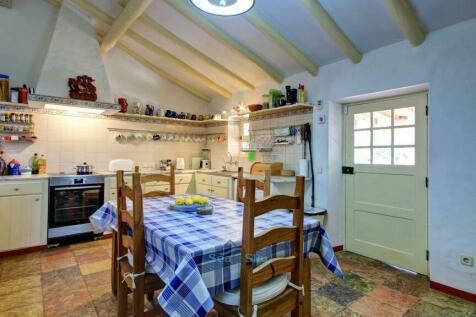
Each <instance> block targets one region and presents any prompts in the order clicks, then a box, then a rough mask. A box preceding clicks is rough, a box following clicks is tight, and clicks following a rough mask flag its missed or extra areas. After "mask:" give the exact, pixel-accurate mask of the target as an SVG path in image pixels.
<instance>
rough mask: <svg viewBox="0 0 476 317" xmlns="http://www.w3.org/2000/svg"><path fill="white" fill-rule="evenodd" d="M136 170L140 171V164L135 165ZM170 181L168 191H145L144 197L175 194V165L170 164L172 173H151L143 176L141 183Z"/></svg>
mask: <svg viewBox="0 0 476 317" xmlns="http://www.w3.org/2000/svg"><path fill="white" fill-rule="evenodd" d="M135 172H136V173H139V166H136V167H135ZM152 182H155V183H168V184H169V186H170V188H169V190H168V191H165V190H153V191H150V192H147V193H143V196H144V197H161V196H169V195H175V165H173V164H172V165H170V175H165V174H150V175H145V176H142V178H141V184H143V185H144V184H147V183H152Z"/></svg>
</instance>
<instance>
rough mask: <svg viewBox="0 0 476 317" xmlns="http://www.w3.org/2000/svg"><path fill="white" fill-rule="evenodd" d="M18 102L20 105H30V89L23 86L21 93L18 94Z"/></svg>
mask: <svg viewBox="0 0 476 317" xmlns="http://www.w3.org/2000/svg"><path fill="white" fill-rule="evenodd" d="M18 102H19V103H28V87H27V86H26V85H23V87H21V88H20V92H19V93H18Z"/></svg>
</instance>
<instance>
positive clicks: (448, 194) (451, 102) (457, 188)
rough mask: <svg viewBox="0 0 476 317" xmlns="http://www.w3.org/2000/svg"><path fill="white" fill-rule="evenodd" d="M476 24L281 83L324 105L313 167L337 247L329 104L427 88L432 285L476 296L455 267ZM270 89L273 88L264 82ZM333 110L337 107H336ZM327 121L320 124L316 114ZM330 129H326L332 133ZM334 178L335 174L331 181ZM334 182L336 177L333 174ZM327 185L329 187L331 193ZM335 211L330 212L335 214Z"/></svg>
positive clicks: (469, 231) (467, 233)
mask: <svg viewBox="0 0 476 317" xmlns="http://www.w3.org/2000/svg"><path fill="white" fill-rule="evenodd" d="M474 34H476V19H472V20H468V21H465V22H463V23H460V24H457V25H453V26H451V27H448V28H445V29H441V30H439V31H435V32H433V33H431V34H429V35H428V37H427V39H426V41H425V42H424V43H423V44H422V45H420V46H419V47H416V48H415V47H412V46H411V45H410V44H409V43H408V42H406V41H404V42H399V43H396V44H393V45H389V46H386V47H383V48H380V49H378V50H375V51H372V52H369V53H367V54H365V55H364V58H363V60H362V62H361V63H359V64H357V65H353V64H352V63H351V62H350V61H347V60H346V61H341V62H337V63H334V64H331V65H327V66H324V67H321V69H320V72H319V75H318V76H317V77H314V78H313V77H311V76H309V75H308V74H306V73H301V74H297V75H294V76H292V77H290V78H287V80H286V83H291V84H292V85H296V84H297V83H299V82H303V83H304V84H305V85H306V88H307V89H308V93H309V97H310V100H311V101H314V102H315V101H316V100H318V99H322V100H323V101H324V109H323V110H322V111H315V112H314V113H315V114H314V121H313V122H314V124H313V138H314V142H313V144H314V149H315V152H314V154H315V157H317V166H318V167H322V168H323V173H322V174H319V175H317V184H318V186H317V197H318V205H323V206H325V207H332V208H333V209H331V210H329V225H328V227H329V231H330V236H331V239H332V240H333V242H334V244H335V245H338V244H342V243H343V242H344V227H343V217H344V209H343V204H342V203H341V202H339V200H342V199H343V197H342V196H341V195H337V194H336V192H337V193H338V192H339V191H341V190H342V182H341V181H338V180H336V179H329V173H331V172H332V175H335V174H336V172H335V171H334V172H333V170H334V168H335V165H336V164H339V166H341V164H342V148H341V149H340V151H339V150H336V147H337V148H338V147H341V146H342V144H341V143H342V141H341V140H340V141H339V140H338V139H336V138H335V133H338V131H339V129H341V127H342V120H341V119H339V115H338V113H339V111H340V110H335V109H330V107H332V102H333V101H336V100H340V99H342V98H345V97H351V96H356V95H360V94H366V93H372V92H379V91H385V90H389V89H394V88H399V87H407V86H412V85H416V84H421V83H429V85H430V92H429V105H430V113H429V118H428V120H429V179H430V188H429V197H428V199H429V249H430V277H431V280H433V281H436V282H439V283H442V284H445V285H449V286H451V287H454V288H458V289H461V290H465V291H467V292H471V293H476V268H475V267H465V266H462V265H461V264H460V263H459V257H460V255H463V254H464V255H470V256H473V257H476V246H475V241H476V229H475V224H476V204H475V202H474V197H476V184H475V183H476V170H475V169H473V168H472V164H473V163H474V162H475V161H476V142H475V140H476V129H475V128H474V127H475V122H476V104H475V100H476V75H475V71H476V58H475V56H476V41H475V36H474ZM268 86H276V85H273V84H269V85H268ZM267 88H268V87H264V88H262V89H261V90H260V89H258V90H257V91H255V92H252V93H244V94H239V95H235V96H234V98H233V99H232V100H231V102H230V103H226V102H224V101H223V100H215V101H214V102H212V107H213V109H214V110H215V111H217V110H218V109H219V108H220V107H222V106H229V105H234V104H238V103H239V102H241V101H243V102H245V104H247V103H249V102H253V101H259V100H260V97H259V96H260V95H261V93H262V92H266V90H267ZM336 107H338V106H336ZM320 114H325V115H326V116H327V117H330V119H329V120H328V123H327V124H326V125H318V124H316V119H317V116H318V115H320ZM329 125H332V126H331V127H330V126H329ZM335 177H338V176H335ZM333 178H334V176H333ZM331 186H332V187H331ZM334 208H335V209H334Z"/></svg>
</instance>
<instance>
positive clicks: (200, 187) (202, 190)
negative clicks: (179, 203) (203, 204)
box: [196, 184, 211, 195]
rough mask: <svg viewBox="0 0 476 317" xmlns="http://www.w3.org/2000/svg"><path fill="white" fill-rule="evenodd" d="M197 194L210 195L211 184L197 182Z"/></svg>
mask: <svg viewBox="0 0 476 317" xmlns="http://www.w3.org/2000/svg"><path fill="white" fill-rule="evenodd" d="M196 192H197V194H202V195H210V194H211V192H210V186H209V185H205V184H197V190H196Z"/></svg>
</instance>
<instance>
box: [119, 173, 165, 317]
mask: <svg viewBox="0 0 476 317" xmlns="http://www.w3.org/2000/svg"><path fill="white" fill-rule="evenodd" d="M117 197H118V199H117V224H118V225H117V253H118V258H117V259H118V267H117V270H118V275H119V277H120V279H119V283H118V286H117V287H118V290H117V301H118V316H119V317H124V316H126V315H127V296H128V293H129V292H131V293H132V297H133V315H134V316H135V317H142V316H163V315H164V311H163V310H162V308H161V307H160V306H159V305H156V306H155V307H153V309H150V310H147V311H145V310H144V307H145V303H144V296H145V295H147V297H148V298H149V299H152V298H153V294H154V292H155V291H157V290H160V289H162V288H164V283H163V282H162V280H161V279H160V278H159V277H158V276H157V275H156V274H153V273H147V272H146V261H145V238H144V210H143V195H142V186H141V176H140V173H138V172H135V173H133V174H132V188H130V187H129V186H126V185H125V183H124V172H123V171H118V172H117ZM127 199H130V200H131V201H132V210H128V209H127V204H126V200H127ZM129 252H130V253H129ZM131 254H132V259H131V258H130V255H131ZM131 262H132V263H131Z"/></svg>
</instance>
